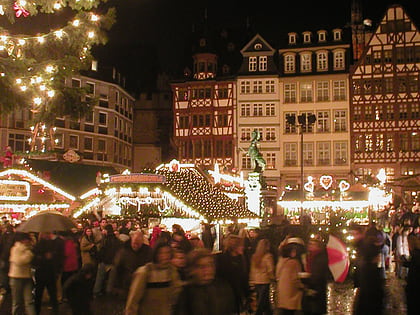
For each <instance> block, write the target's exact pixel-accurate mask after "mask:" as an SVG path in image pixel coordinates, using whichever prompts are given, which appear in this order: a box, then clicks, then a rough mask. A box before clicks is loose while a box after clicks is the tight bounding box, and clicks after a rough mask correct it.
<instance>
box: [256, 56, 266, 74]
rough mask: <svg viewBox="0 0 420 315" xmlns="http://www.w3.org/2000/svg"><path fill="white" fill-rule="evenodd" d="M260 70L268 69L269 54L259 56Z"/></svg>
mask: <svg viewBox="0 0 420 315" xmlns="http://www.w3.org/2000/svg"><path fill="white" fill-rule="evenodd" d="M258 61H259V65H258V68H259V70H260V71H267V56H261V57H259V58H258Z"/></svg>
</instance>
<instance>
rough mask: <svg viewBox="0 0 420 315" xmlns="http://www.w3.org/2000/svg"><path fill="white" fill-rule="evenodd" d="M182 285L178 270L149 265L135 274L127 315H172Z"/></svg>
mask: <svg viewBox="0 0 420 315" xmlns="http://www.w3.org/2000/svg"><path fill="white" fill-rule="evenodd" d="M181 286H182V283H181V281H180V279H179V276H178V272H177V270H176V268H175V267H174V266H172V265H169V266H168V267H167V268H158V267H157V266H156V265H155V264H153V263H149V264H146V265H145V266H142V267H140V268H138V269H137V270H136V271H135V273H134V274H133V278H132V282H131V286H130V291H129V293H128V298H127V303H126V307H125V315H137V314H141V315H158V314H159V315H171V314H172V311H173V307H174V305H175V303H176V301H177V299H178V294H179V292H180V290H181Z"/></svg>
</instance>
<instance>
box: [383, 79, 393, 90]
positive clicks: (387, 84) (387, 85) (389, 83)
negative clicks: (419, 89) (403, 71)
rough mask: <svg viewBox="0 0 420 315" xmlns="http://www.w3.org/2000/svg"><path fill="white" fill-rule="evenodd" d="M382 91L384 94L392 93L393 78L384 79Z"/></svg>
mask: <svg viewBox="0 0 420 315" xmlns="http://www.w3.org/2000/svg"><path fill="white" fill-rule="evenodd" d="M383 90H384V93H392V91H393V90H394V80H393V78H384V84H383Z"/></svg>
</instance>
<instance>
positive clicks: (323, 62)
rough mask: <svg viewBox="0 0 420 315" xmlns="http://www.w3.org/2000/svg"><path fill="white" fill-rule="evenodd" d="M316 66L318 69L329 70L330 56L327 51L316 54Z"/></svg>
mask: <svg viewBox="0 0 420 315" xmlns="http://www.w3.org/2000/svg"><path fill="white" fill-rule="evenodd" d="M316 67H317V70H318V71H326V70H328V57H327V53H326V52H320V53H318V54H317V55H316Z"/></svg>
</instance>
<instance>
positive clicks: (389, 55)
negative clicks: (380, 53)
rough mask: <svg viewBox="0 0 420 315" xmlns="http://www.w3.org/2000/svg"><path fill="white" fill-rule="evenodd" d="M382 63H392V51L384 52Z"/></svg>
mask: <svg viewBox="0 0 420 315" xmlns="http://www.w3.org/2000/svg"><path fill="white" fill-rule="evenodd" d="M384 62H385V63H391V62H392V50H384Z"/></svg>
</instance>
